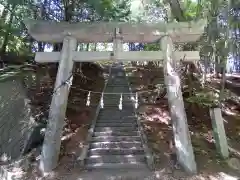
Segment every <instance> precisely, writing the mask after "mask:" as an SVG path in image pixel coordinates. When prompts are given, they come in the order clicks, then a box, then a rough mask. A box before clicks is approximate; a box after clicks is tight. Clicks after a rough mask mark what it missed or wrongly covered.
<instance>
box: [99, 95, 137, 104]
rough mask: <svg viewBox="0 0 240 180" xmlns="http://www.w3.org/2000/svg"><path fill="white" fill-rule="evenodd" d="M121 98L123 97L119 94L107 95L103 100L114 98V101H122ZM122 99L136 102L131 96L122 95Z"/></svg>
mask: <svg viewBox="0 0 240 180" xmlns="http://www.w3.org/2000/svg"><path fill="white" fill-rule="evenodd" d="M120 98H121V95H118V96H108V94H107V95H105V96H104V97H103V100H104V101H108V100H112V101H118V102H119V101H120ZM122 101H131V102H134V100H132V99H131V96H122Z"/></svg>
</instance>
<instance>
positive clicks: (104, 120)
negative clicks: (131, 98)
mask: <svg viewBox="0 0 240 180" xmlns="http://www.w3.org/2000/svg"><path fill="white" fill-rule="evenodd" d="M97 122H98V123H134V122H137V118H136V117H135V116H126V117H122V118H115V117H98V119H97Z"/></svg>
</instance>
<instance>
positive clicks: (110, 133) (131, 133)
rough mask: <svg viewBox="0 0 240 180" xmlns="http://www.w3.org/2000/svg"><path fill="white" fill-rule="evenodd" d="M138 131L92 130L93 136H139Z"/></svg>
mask: <svg viewBox="0 0 240 180" xmlns="http://www.w3.org/2000/svg"><path fill="white" fill-rule="evenodd" d="M139 135H140V133H139V132H138V131H136V130H135V131H128V132H127V131H115V132H114V131H105V132H103V131H101V132H94V133H93V136H139Z"/></svg>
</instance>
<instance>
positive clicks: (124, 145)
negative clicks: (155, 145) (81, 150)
mask: <svg viewBox="0 0 240 180" xmlns="http://www.w3.org/2000/svg"><path fill="white" fill-rule="evenodd" d="M90 148H92V149H93V148H109V149H112V148H130V149H131V148H142V143H141V141H123V142H92V143H91V144H90Z"/></svg>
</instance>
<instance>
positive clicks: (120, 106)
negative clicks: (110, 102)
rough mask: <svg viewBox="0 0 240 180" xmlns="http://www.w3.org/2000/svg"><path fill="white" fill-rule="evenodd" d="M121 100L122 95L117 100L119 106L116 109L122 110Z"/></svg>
mask: <svg viewBox="0 0 240 180" xmlns="http://www.w3.org/2000/svg"><path fill="white" fill-rule="evenodd" d="M122 100H123V98H122V94H121V97H120V100H119V105H118V108H119V109H120V110H122Z"/></svg>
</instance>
